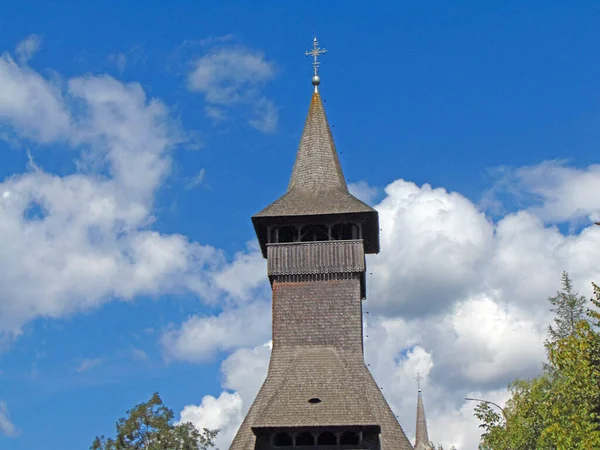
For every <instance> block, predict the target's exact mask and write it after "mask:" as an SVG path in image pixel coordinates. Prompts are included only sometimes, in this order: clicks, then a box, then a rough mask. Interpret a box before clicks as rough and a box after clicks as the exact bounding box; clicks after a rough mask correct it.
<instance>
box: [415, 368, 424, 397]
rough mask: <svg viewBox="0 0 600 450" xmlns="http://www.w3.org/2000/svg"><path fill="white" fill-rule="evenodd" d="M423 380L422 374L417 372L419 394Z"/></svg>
mask: <svg viewBox="0 0 600 450" xmlns="http://www.w3.org/2000/svg"><path fill="white" fill-rule="evenodd" d="M422 379H423V377H422V376H421V374H420V373H419V371H418V370H417V374H416V375H415V380H416V381H417V388H418V389H419V392H421V380H422Z"/></svg>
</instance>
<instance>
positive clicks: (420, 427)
mask: <svg viewBox="0 0 600 450" xmlns="http://www.w3.org/2000/svg"><path fill="white" fill-rule="evenodd" d="M415 380H416V381H417V387H418V389H419V393H418V395H417V428H416V433H415V434H416V439H415V450H435V449H433V448H432V447H431V443H430V441H429V433H428V432H427V420H426V419H425V407H424V406H423V395H422V394H421V380H423V377H422V376H421V374H420V373H419V372H417V375H416V376H415Z"/></svg>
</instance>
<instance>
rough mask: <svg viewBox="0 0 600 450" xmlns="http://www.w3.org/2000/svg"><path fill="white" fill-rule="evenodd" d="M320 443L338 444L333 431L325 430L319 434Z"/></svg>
mask: <svg viewBox="0 0 600 450" xmlns="http://www.w3.org/2000/svg"><path fill="white" fill-rule="evenodd" d="M318 444H319V445H337V438H336V437H335V434H333V433H332V432H331V431H324V432H323V433H321V434H320V435H319V440H318Z"/></svg>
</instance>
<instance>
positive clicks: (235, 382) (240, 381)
mask: <svg viewBox="0 0 600 450" xmlns="http://www.w3.org/2000/svg"><path fill="white" fill-rule="evenodd" d="M270 355H271V343H270V342H268V343H266V344H263V345H259V346H257V347H254V348H252V349H249V348H244V349H239V350H236V351H235V352H234V353H232V354H231V355H230V356H229V357H228V358H227V359H226V360H225V361H223V363H222V364H221V373H222V375H223V382H222V386H223V388H224V389H226V390H225V391H223V392H222V393H221V394H220V395H219V397H218V398H215V397H213V396H211V395H207V396H204V397H203V398H202V401H201V402H200V404H199V405H187V406H185V407H184V408H183V410H182V411H181V419H180V422H192V423H193V424H194V425H195V426H196V427H197V428H199V429H202V428H218V429H220V430H221V431H220V432H219V435H218V438H217V442H216V444H217V445H216V447H217V448H228V447H229V445H230V444H231V441H232V440H233V438H234V436H235V433H236V432H237V430H238V428H239V426H240V425H241V423H242V420H243V419H244V416H245V414H246V412H247V411H248V408H250V405H251V404H252V402H253V400H254V397H255V396H256V393H257V392H258V389H259V388H260V386H261V384H262V382H263V381H264V378H265V376H266V374H267V367H268V363H269V357H270ZM231 391H234V392H231Z"/></svg>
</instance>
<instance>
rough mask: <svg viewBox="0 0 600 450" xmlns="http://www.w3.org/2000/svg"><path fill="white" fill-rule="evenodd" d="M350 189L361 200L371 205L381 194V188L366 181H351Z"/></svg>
mask: <svg viewBox="0 0 600 450" xmlns="http://www.w3.org/2000/svg"><path fill="white" fill-rule="evenodd" d="M348 189H349V191H350V193H351V194H352V195H354V196H355V197H356V198H358V199H359V200H362V201H363V202H365V203H367V204H368V205H371V204H372V203H373V202H374V201H375V197H377V194H379V189H377V188H376V187H374V186H370V185H369V183H367V182H366V181H364V180H362V181H358V182H356V183H350V184H349V185H348Z"/></svg>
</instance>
